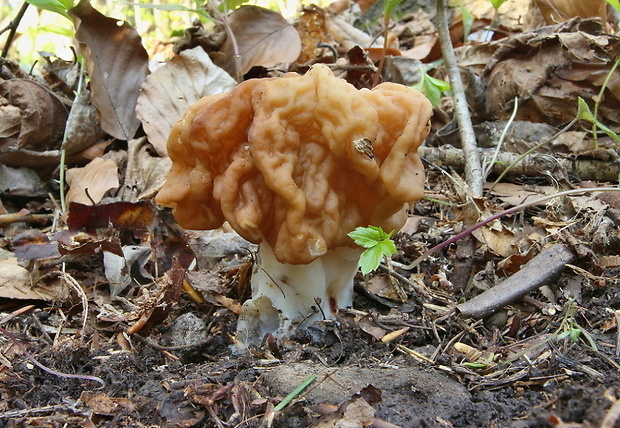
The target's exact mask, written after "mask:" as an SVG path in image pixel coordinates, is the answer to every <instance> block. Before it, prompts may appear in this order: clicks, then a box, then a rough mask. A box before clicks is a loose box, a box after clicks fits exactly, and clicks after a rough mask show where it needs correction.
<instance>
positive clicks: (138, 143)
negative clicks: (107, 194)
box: [118, 137, 172, 202]
mask: <svg viewBox="0 0 620 428" xmlns="http://www.w3.org/2000/svg"><path fill="white" fill-rule="evenodd" d="M127 145H128V146H129V150H127V167H126V168H125V181H124V182H123V186H122V188H121V191H120V192H119V194H118V196H119V198H120V200H122V201H128V202H137V201H139V200H144V199H150V198H153V197H155V195H156V194H157V192H158V191H159V190H160V189H161V188H162V186H163V185H164V182H165V180H166V175H167V174H168V171H170V166H171V165H172V161H171V160H170V158H169V157H167V156H166V157H159V156H154V154H153V148H152V146H151V144H149V142H148V141H147V139H146V137H142V138H137V139H135V140H131V141H129V142H128V144H127Z"/></svg>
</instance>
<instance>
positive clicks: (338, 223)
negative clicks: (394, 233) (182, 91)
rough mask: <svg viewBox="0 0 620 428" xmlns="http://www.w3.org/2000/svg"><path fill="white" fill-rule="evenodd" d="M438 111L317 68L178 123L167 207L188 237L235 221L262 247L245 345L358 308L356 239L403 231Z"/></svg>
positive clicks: (389, 88)
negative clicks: (372, 230)
mask: <svg viewBox="0 0 620 428" xmlns="http://www.w3.org/2000/svg"><path fill="white" fill-rule="evenodd" d="M431 112H432V108H431V105H430V103H429V102H428V100H427V99H426V98H425V97H424V96H423V95H422V94H421V93H420V92H418V91H416V90H414V89H412V88H409V87H406V86H402V85H398V84H394V83H383V84H381V85H379V86H377V87H375V88H373V89H372V90H368V89H361V90H357V89H356V88H354V87H353V86H352V85H350V84H349V83H347V82H346V81H344V80H342V79H339V78H336V77H334V75H333V74H332V72H331V70H330V69H329V68H328V67H326V66H322V65H317V66H314V67H313V68H311V69H310V70H309V71H308V72H307V73H306V74H305V75H304V76H299V75H297V74H293V73H289V74H285V75H284V76H282V77H279V78H269V79H253V80H248V81H245V82H243V83H241V84H239V85H238V86H237V87H236V88H234V89H233V90H231V91H230V92H228V93H226V94H220V95H212V96H208V97H205V98H203V99H201V100H200V101H198V102H197V103H196V104H194V105H192V106H191V107H190V108H189V109H188V111H187V112H186V113H185V115H184V117H183V118H182V119H181V120H180V121H179V122H178V123H177V124H176V125H175V126H174V128H173V129H172V132H171V134H170V137H169V139H168V154H169V155H170V158H171V160H172V168H171V170H170V173H169V175H168V177H167V180H166V183H165V185H164V187H163V188H162V190H161V191H160V192H159V194H158V195H157V199H156V200H157V202H158V203H161V204H163V205H167V206H171V207H172V208H173V212H174V215H175V217H176V219H177V221H178V222H179V224H180V225H181V226H183V227H185V228H188V229H215V228H218V227H220V226H221V225H222V224H223V223H224V222H225V221H227V222H228V223H229V224H230V226H231V227H232V228H233V229H234V230H236V231H237V232H238V233H239V234H240V235H241V236H242V237H244V238H245V239H247V240H248V241H251V242H253V243H256V244H259V251H258V254H257V257H256V263H255V265H254V267H253V269H252V279H251V287H252V296H251V298H250V299H249V300H248V301H246V302H245V303H244V304H243V309H242V314H241V315H240V318H239V323H238V329H237V338H238V340H239V342H240V343H241V344H242V345H247V344H250V343H253V342H257V341H260V340H261V339H262V338H263V336H264V335H265V334H266V333H272V334H274V335H275V336H276V337H282V336H283V335H289V334H291V333H292V332H293V331H294V329H296V328H306V327H307V326H308V325H310V324H311V323H313V322H315V321H317V320H321V319H324V318H326V319H333V318H334V314H335V311H336V309H337V308H342V307H347V306H350V305H351V304H352V298H353V278H354V276H355V273H356V271H357V263H358V260H359V256H360V254H361V249H359V248H358V247H356V246H355V244H354V242H353V240H352V239H351V238H350V237H348V236H347V233H349V232H351V231H352V230H354V229H355V228H356V227H358V226H368V225H373V226H378V227H382V228H383V230H386V231H390V230H398V229H400V228H401V227H402V226H403V224H404V222H405V220H406V217H407V208H408V206H409V204H410V203H411V202H414V201H416V200H418V199H420V198H421V197H422V195H423V191H424V169H423V166H422V163H421V161H420V158H419V156H418V154H417V149H418V147H419V146H420V144H421V143H422V142H423V141H424V139H425V138H426V136H427V135H428V132H429V118H430V116H431Z"/></svg>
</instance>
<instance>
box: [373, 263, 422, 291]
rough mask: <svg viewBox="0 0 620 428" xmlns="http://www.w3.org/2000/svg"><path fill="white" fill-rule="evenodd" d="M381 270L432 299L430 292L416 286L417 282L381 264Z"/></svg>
mask: <svg viewBox="0 0 620 428" xmlns="http://www.w3.org/2000/svg"><path fill="white" fill-rule="evenodd" d="M379 269H381V270H382V271H384V272H387V273H388V274H389V275H391V276H393V277H394V278H396V279H397V280H399V281H400V282H402V283H403V284H405V285H407V286H408V287H410V288H411V289H413V290H414V291H415V292H416V293H418V294H420V295H422V296H424V297H426V298H429V297H431V295H430V293H429V292H428V290H426V289H425V288H424V287H422V286H420V285H418V284H416V283H415V282H412V281H409V280H408V279H407V278H405V276H403V275H401V274H399V273H398V272H396V271H395V270H394V269H390V268H388V267H387V266H385V265H383V264H381V265H379Z"/></svg>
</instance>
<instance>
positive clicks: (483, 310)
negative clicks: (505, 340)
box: [456, 244, 576, 319]
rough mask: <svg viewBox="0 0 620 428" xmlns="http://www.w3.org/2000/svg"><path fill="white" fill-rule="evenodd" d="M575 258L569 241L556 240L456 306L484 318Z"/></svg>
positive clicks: (473, 315) (475, 316)
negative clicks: (496, 281)
mask: <svg viewBox="0 0 620 428" xmlns="http://www.w3.org/2000/svg"><path fill="white" fill-rule="evenodd" d="M575 258H576V256H575V253H574V252H573V251H572V250H571V249H570V248H569V247H568V246H567V245H564V244H554V245H553V246H551V247H550V248H548V249H546V250H544V251H542V252H541V253H540V254H538V255H537V256H536V257H534V258H533V259H532V260H530V261H529V262H528V263H527V264H526V265H525V266H524V267H523V268H521V270H519V271H518V272H517V273H515V274H514V275H512V276H511V277H509V278H507V279H506V280H504V281H502V282H501V283H499V284H497V285H496V286H494V287H492V288H489V289H488V290H486V291H484V292H483V293H482V294H479V295H478V296H476V297H474V298H473V299H471V300H468V301H467V302H464V303H461V304H459V305H457V306H456V309H457V311H458V312H459V313H460V314H461V315H462V316H463V317H466V318H476V319H480V318H484V317H486V316H488V315H491V314H492V313H494V312H496V311H497V310H499V309H500V308H502V307H504V306H506V305H507V304H510V303H511V302H514V301H515V300H517V299H519V298H521V297H523V296H524V295H525V294H527V293H528V292H530V291H532V290H534V289H536V288H538V287H539V286H540V285H541V284H542V283H544V282H545V281H547V280H548V279H549V278H551V277H552V276H553V275H555V274H557V273H559V272H560V271H562V269H564V267H565V266H566V264H567V263H570V262H571V261H573V260H574V259H575Z"/></svg>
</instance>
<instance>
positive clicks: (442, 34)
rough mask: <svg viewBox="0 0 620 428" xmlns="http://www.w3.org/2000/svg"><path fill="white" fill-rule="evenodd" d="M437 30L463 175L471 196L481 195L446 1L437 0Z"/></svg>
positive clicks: (479, 169) (479, 170)
mask: <svg viewBox="0 0 620 428" xmlns="http://www.w3.org/2000/svg"><path fill="white" fill-rule="evenodd" d="M437 32H438V33H439V41H440V43H441V51H442V52H443V59H444V62H445V64H446V69H447V71H448V76H449V78H450V87H451V88H452V97H453V99H454V111H455V115H456V120H457V122H458V124H459V134H460V136H461V145H462V147H463V152H464V153H465V159H466V163H465V178H466V180H467V184H468V185H469V187H470V189H471V193H472V195H473V196H475V197H477V196H482V184H483V179H482V166H481V164H480V156H479V155H478V147H477V143H476V134H475V133H474V127H473V125H472V122H471V115H470V114H469V107H468V105H467V99H466V98H465V90H464V89H463V81H462V80H461V73H460V71H459V68H458V64H457V61H456V56H455V55H454V48H453V46H452V41H451V40H450V30H449V29H448V18H447V14H446V0H437Z"/></svg>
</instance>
